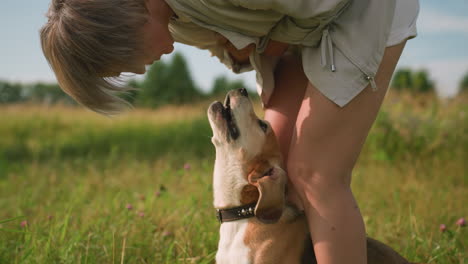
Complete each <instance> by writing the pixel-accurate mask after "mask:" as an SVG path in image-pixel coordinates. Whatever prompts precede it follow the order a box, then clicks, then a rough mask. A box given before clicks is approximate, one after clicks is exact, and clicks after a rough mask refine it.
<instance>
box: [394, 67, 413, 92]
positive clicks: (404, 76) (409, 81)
mask: <svg viewBox="0 0 468 264" xmlns="http://www.w3.org/2000/svg"><path fill="white" fill-rule="evenodd" d="M391 87H392V88H394V89H396V90H399V91H401V90H407V89H411V88H412V87H413V77H412V73H411V69H407V68H402V69H398V70H397V71H396V72H395V75H394V76H393V80H392V84H391Z"/></svg>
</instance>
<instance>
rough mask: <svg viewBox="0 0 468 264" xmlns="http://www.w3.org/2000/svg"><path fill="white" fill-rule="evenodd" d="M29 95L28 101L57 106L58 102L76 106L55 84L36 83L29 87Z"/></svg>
mask: <svg viewBox="0 0 468 264" xmlns="http://www.w3.org/2000/svg"><path fill="white" fill-rule="evenodd" d="M28 88H29V89H28V90H29V91H28V93H27V97H28V100H31V101H34V102H40V103H47V104H55V103H58V102H62V103H66V104H74V103H75V101H74V100H72V99H71V98H70V97H69V96H68V95H67V94H66V93H65V92H63V91H62V89H60V87H59V86H58V84H55V83H41V82H39V83H35V84H32V85H29V87H28Z"/></svg>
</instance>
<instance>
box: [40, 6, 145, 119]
mask: <svg viewBox="0 0 468 264" xmlns="http://www.w3.org/2000/svg"><path fill="white" fill-rule="evenodd" d="M147 16H148V12H147V10H146V6H145V1H144V0H52V3H51V5H50V7H49V11H48V13H47V18H48V22H47V23H46V24H45V25H44V26H43V27H42V29H41V30H40V37H41V44H42V50H43V52H44V55H45V57H46V58H47V60H48V62H49V64H50V66H51V68H52V70H53V71H54V72H55V75H56V77H57V81H58V83H59V85H60V87H61V88H62V89H63V90H64V91H65V92H66V93H67V94H69V95H70V96H71V97H73V98H74V99H75V100H76V101H78V102H79V103H80V104H82V105H84V106H86V107H88V108H90V109H91V110H93V111H96V112H99V113H103V114H115V113H117V112H119V111H120V110H122V109H123V108H125V107H126V106H128V104H127V103H126V102H125V101H124V100H122V99H121V98H120V97H119V96H118V95H119V94H120V93H122V92H125V91H128V90H129V89H130V88H125V87H124V86H123V85H121V82H119V81H118V78H106V77H103V76H106V73H109V72H118V73H119V72H120V71H122V70H121V69H128V68H129V66H130V67H134V66H138V65H137V62H136V58H139V57H140V56H142V51H141V50H142V48H141V47H142V45H143V44H142V40H141V31H142V28H143V25H144V24H145V23H146V21H147Z"/></svg>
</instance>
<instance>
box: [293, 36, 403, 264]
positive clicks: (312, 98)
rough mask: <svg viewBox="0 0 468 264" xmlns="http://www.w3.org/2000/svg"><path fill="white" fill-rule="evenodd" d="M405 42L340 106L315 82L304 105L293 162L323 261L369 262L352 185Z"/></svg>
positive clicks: (328, 263) (295, 179)
mask: <svg viewBox="0 0 468 264" xmlns="http://www.w3.org/2000/svg"><path fill="white" fill-rule="evenodd" d="M403 47H404V43H403V44H400V45H397V46H393V47H389V48H387V49H386V51H385V54H384V57H383V60H382V63H381V65H380V68H379V70H378V72H377V75H376V83H377V86H378V90H377V91H375V92H374V91H372V89H370V88H369V87H367V88H366V89H365V90H364V91H362V92H361V93H360V94H359V95H358V96H357V97H356V98H354V99H353V100H352V101H351V102H350V103H349V104H348V105H346V106H345V107H343V108H340V107H338V106H337V105H335V104H334V103H333V102H332V101H330V100H329V99H328V98H326V97H325V96H323V95H322V94H321V93H320V92H319V91H318V90H317V89H316V88H315V87H314V86H313V85H312V84H311V83H309V84H308V86H307V90H306V93H305V96H304V99H303V101H302V105H301V107H300V109H299V114H298V117H297V120H296V127H295V133H294V135H293V139H292V142H291V147H290V152H289V157H288V162H287V168H288V175H289V178H290V180H291V181H292V182H293V184H294V187H295V190H296V191H297V194H298V196H299V197H300V199H301V200H302V204H303V206H304V209H305V212H306V215H307V219H308V223H309V229H310V232H311V236H312V240H313V243H314V250H315V254H316V257H317V261H318V263H319V264H331V263H333V264H336V263H339V264H342V263H347V264H354V263H356V264H357V263H359V264H363V263H366V262H367V257H366V255H367V253H366V238H365V227H364V223H363V220H362V216H361V214H360V211H359V208H358V206H357V203H356V201H355V200H354V197H353V194H352V192H351V189H350V182H351V172H352V170H353V167H354V165H355V163H356V160H357V158H358V156H359V153H360V151H361V148H362V145H363V143H364V141H365V139H366V137H367V134H368V132H369V129H370V127H371V126H372V124H373V122H374V120H375V117H376V115H377V112H378V110H379V109H380V106H381V103H382V100H383V98H384V96H385V94H386V91H387V87H388V84H389V82H390V79H391V76H392V74H393V72H394V70H395V66H396V64H397V62H398V59H399V57H400V54H401V52H402V50H403Z"/></svg>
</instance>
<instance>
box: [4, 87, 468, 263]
mask: <svg viewBox="0 0 468 264" xmlns="http://www.w3.org/2000/svg"><path fill="white" fill-rule="evenodd" d="M208 103H209V102H206V103H202V104H197V105H191V106H184V107H166V108H162V109H159V110H154V111H152V110H141V109H137V110H134V111H132V112H130V113H127V114H124V115H121V116H119V117H116V118H113V119H109V118H105V117H101V116H98V115H97V114H94V113H91V112H89V111H85V110H82V109H75V108H65V107H59V106H57V107H44V106H25V105H13V106H2V107H0V116H1V118H2V122H1V124H0V208H1V210H0V263H1V264H3V263H171V264H172V263H213V262H214V261H213V259H214V255H215V252H216V245H217V241H218V227H219V224H218V223H217V221H216V219H215V217H214V210H213V208H212V190H211V175H212V166H213V158H214V148H213V147H212V146H211V143H210V137H211V130H210V128H209V125H208V121H207V119H206V116H205V112H206V108H207V106H208ZM257 109H258V111H257V113H261V110H260V108H259V107H258V105H257ZM467 161H468V97H467V96H466V95H465V96H460V97H458V98H457V99H455V100H452V101H449V102H439V101H437V100H436V99H435V98H434V97H432V96H418V97H414V96H411V95H407V94H400V95H396V94H390V95H389V97H388V98H387V99H386V102H385V105H384V107H383V110H382V112H381V113H380V114H379V116H378V119H377V121H376V123H375V125H374V127H373V128H372V131H371V134H370V135H369V138H368V141H367V143H366V145H365V147H364V149H363V152H362V155H361V157H360V159H359V161H358V164H357V167H356V169H355V171H354V175H353V190H354V192H355V194H356V196H357V200H358V202H359V203H360V206H361V209H362V212H363V215H364V219H365V222H366V226H367V232H368V234H369V235H370V236H372V237H374V238H377V239H379V240H382V241H384V242H385V243H388V244H389V245H391V246H392V247H394V248H395V249H397V250H398V251H399V252H400V253H401V254H402V255H404V256H405V257H407V258H409V259H410V260H412V261H418V262H425V263H468V261H467V260H468V254H467V252H468V249H467V246H468V230H467V229H468V228H467V227H459V226H457V225H456V224H455V222H456V221H457V219H459V218H461V217H465V218H466V217H467V216H468V206H467V201H468V195H467V194H468V172H467V165H466V163H467ZM440 224H445V225H446V226H447V230H446V231H445V232H441V231H440V230H439V226H440Z"/></svg>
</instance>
